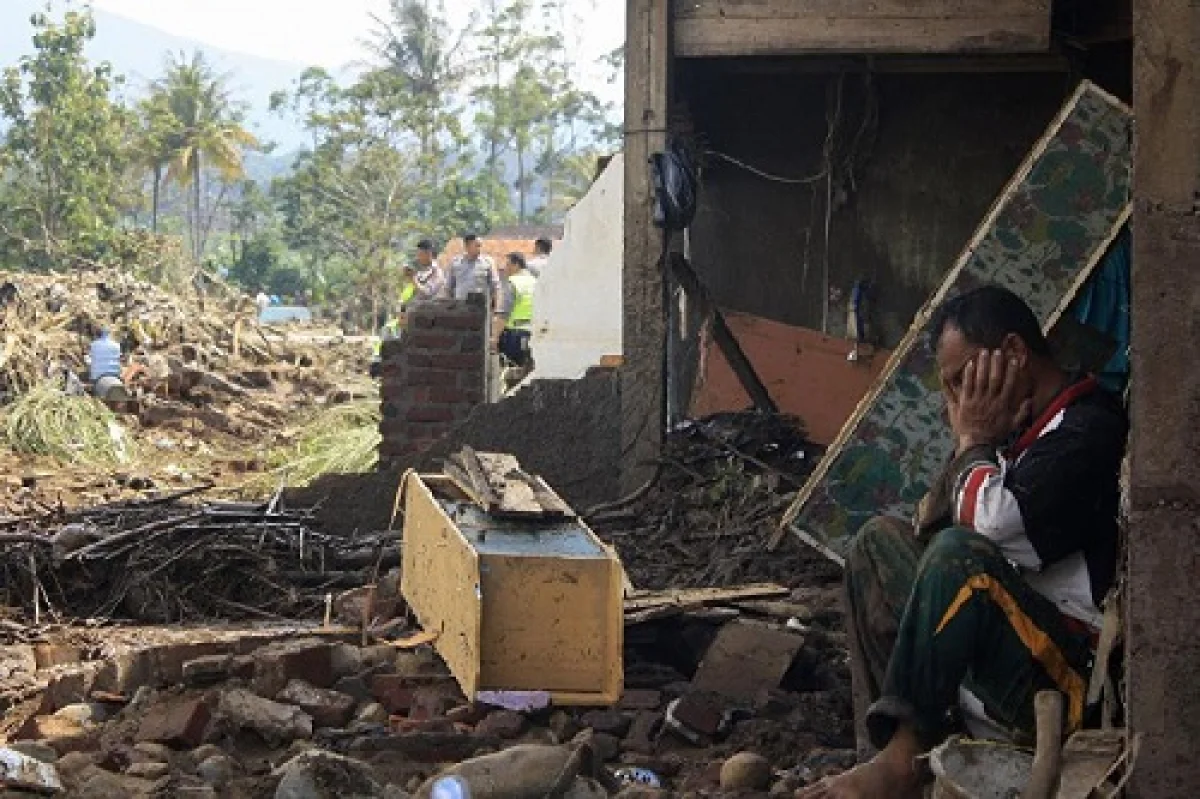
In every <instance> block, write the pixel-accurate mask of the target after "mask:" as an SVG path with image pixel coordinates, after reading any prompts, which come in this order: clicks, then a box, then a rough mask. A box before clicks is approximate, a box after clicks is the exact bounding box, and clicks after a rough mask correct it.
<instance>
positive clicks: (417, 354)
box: [379, 295, 487, 469]
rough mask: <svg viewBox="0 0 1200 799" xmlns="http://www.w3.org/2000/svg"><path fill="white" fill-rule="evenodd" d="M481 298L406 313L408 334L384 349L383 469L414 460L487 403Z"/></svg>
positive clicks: (444, 302) (484, 316)
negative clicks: (473, 410)
mask: <svg viewBox="0 0 1200 799" xmlns="http://www.w3.org/2000/svg"><path fill="white" fill-rule="evenodd" d="M482 300H483V297H482V296H481V295H480V296H472V298H471V299H469V300H467V301H466V302H461V301H457V300H438V301H436V302H430V303H424V304H422V305H420V306H418V307H416V308H413V309H411V310H410V311H409V312H408V321H407V327H406V329H405V331H404V335H403V336H402V337H401V338H400V339H399V340H397V341H385V342H384V344H383V351H382V353H381V359H380V360H381V364H380V365H381V385H380V393H381V400H382V406H381V416H382V418H381V420H380V424H379V431H380V434H381V435H382V437H383V440H382V441H381V442H380V445H379V468H381V469H387V468H391V467H394V466H397V465H399V464H402V463H404V462H406V461H409V460H411V458H412V457H413V456H414V455H418V454H420V453H422V452H424V451H425V450H426V449H428V448H429V447H430V446H431V445H433V444H434V443H435V442H437V441H438V440H440V439H441V438H442V436H444V435H445V434H446V433H448V432H449V431H450V429H451V428H453V427H454V426H455V425H456V424H458V423H459V422H461V421H463V420H464V419H466V418H467V416H468V415H469V414H470V413H471V410H472V409H473V408H474V407H475V406H476V405H478V404H479V403H481V402H483V389H484V385H483V381H484V358H485V356H486V354H487V348H486V347H485V346H484V343H485V335H486V334H485V332H484V326H485V324H486V322H487V310H486V307H485V305H484V303H483V301H482Z"/></svg>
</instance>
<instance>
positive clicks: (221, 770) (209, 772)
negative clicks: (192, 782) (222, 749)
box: [196, 753, 236, 791]
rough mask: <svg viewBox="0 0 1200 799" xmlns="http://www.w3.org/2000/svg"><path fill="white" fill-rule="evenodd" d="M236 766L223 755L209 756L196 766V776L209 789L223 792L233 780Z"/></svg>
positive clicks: (230, 759)
mask: <svg viewBox="0 0 1200 799" xmlns="http://www.w3.org/2000/svg"><path fill="white" fill-rule="evenodd" d="M235 770H236V766H235V765H234V762H233V759H232V758H230V757H228V756H226V755H224V754H220V753H218V754H214V755H210V756H208V757H207V758H205V759H204V760H203V761H201V762H200V763H199V764H197V766H196V776H198V777H199V778H200V779H202V780H204V782H205V783H207V784H208V785H209V786H210V787H212V788H215V789H216V790H218V791H219V790H223V789H224V788H225V787H226V786H227V785H229V783H230V782H231V781H232V780H233V775H234V773H235Z"/></svg>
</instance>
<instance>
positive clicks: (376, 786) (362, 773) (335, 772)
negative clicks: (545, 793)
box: [275, 750, 384, 799]
mask: <svg viewBox="0 0 1200 799" xmlns="http://www.w3.org/2000/svg"><path fill="white" fill-rule="evenodd" d="M276 773H277V775H278V776H279V778H280V779H279V787H278V788H276V790H275V799H377V797H382V796H383V795H384V793H383V790H384V789H383V786H382V785H380V783H379V781H378V780H377V779H376V778H375V775H374V772H373V771H372V769H371V767H370V766H368V765H366V764H365V763H361V762H359V761H357V760H351V759H350V758H348V757H343V756H341V755H337V754H334V753H332V752H325V751H321V750H312V751H309V752H304V753H302V754H300V755H297V756H296V757H294V758H292V759H291V760H289V761H288V762H287V763H285V764H284V765H283V766H281V767H280V768H279V769H278V771H277V772H276Z"/></svg>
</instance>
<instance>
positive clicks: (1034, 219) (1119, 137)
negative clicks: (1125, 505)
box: [772, 82, 1132, 561]
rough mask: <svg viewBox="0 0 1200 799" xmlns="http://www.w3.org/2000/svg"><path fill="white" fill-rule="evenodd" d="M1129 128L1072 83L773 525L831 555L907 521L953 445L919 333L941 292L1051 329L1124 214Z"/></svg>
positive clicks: (1107, 99) (1116, 112)
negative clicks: (867, 532)
mask: <svg viewBox="0 0 1200 799" xmlns="http://www.w3.org/2000/svg"><path fill="white" fill-rule="evenodd" d="M1131 134H1132V117H1131V114H1130V111H1129V109H1128V108H1127V107H1126V106H1125V105H1124V104H1122V103H1121V102H1120V101H1119V100H1117V99H1115V98H1114V97H1112V96H1110V95H1109V94H1107V93H1105V92H1104V91H1102V90H1100V89H1099V88H1097V87H1096V86H1095V85H1093V84H1091V83H1088V82H1084V83H1083V84H1081V85H1080V87H1079V89H1078V90H1077V91H1076V92H1075V93H1074V95H1072V97H1071V98H1070V99H1069V100H1068V101H1067V103H1066V105H1065V106H1064V107H1063V109H1062V111H1061V112H1060V114H1059V115H1058V117H1057V118H1056V119H1055V120H1054V122H1053V123H1052V124H1051V125H1050V129H1049V130H1048V131H1047V133H1046V135H1045V136H1044V137H1043V138H1042V139H1041V141H1039V142H1038V144H1037V146H1036V147H1035V148H1034V149H1033V151H1032V152H1031V153H1030V155H1029V157H1028V158H1027V159H1026V161H1025V163H1024V164H1023V165H1022V166H1021V168H1020V169H1019V170H1018V171H1017V174H1016V175H1015V176H1014V177H1013V179H1012V181H1011V182H1010V183H1009V185H1008V187H1007V188H1006V189H1005V190H1004V192H1003V193H1002V194H1001V195H1000V197H999V199H998V200H997V202H996V203H995V204H994V205H993V207H992V209H991V211H990V212H989V213H988V215H987V217H986V218H985V219H984V222H983V224H982V225H981V226H980V228H979V230H978V231H977V232H976V234H975V236H974V237H973V238H972V240H971V241H970V242H969V243H968V245H967V248H966V249H965V250H964V251H963V253H962V254H961V255H960V256H959V259H958V261H957V262H956V263H955V265H954V267H953V268H952V269H951V270H950V272H949V274H948V276H947V277H946V280H945V281H944V282H943V284H942V286H941V287H940V288H939V289H938V291H937V292H936V293H935V294H934V295H933V296H932V297H930V299H929V300H928V301H927V302H926V303H925V305H924V307H922V308H921V310H920V311H919V312H918V313H917V315H916V317H915V319H914V320H913V324H912V327H910V328H909V331H908V333H907V334H906V335H905V337H904V339H903V341H901V343H900V345H899V346H898V347H897V348H896V350H895V352H893V353H892V357H891V359H890V360H889V361H888V365H887V367H886V368H885V369H884V371H883V373H882V374H881V375H880V377H879V379H878V380H877V381H876V382H875V384H874V385H873V386H872V387H871V390H870V391H869V392H868V393H867V396H866V397H865V398H864V399H863V401H862V402H861V403H860V404H859V406H858V408H857V409H856V410H855V412H854V414H853V415H852V416H851V417H850V419H849V420H848V421H847V422H846V425H845V426H844V427H843V428H842V432H841V433H840V434H839V436H838V438H837V439H836V440H835V441H834V443H833V444H832V445H831V446H830V448H829V451H828V452H827V453H826V455H825V457H824V458H823V459H822V461H821V463H820V465H819V466H818V468H817V470H816V471H815V472H814V473H813V475H812V476H811V477H810V479H809V481H808V482H807V483H806V485H805V486H804V488H803V490H801V492H800V494H799V495H798V496H797V498H796V502H795V503H794V504H793V505H792V507H791V508H790V509H789V511H788V513H787V515H786V516H785V518H784V522H783V525H784V527H788V526H790V527H791V529H792V530H793V531H794V532H796V533H798V534H799V535H800V536H801V537H802V538H804V539H805V540H807V541H808V542H809V543H811V544H813V545H814V546H815V547H816V548H817V549H819V550H820V551H822V552H824V553H825V554H826V555H828V556H829V557H831V558H832V559H834V560H839V561H840V559H841V557H842V556H844V554H845V552H846V550H847V548H848V547H849V544H850V541H851V540H852V538H853V536H854V534H855V533H856V532H857V531H858V529H859V528H860V527H861V526H862V525H863V524H864V523H865V522H866V521H867V520H868V519H870V518H871V517H872V516H877V515H887V516H894V517H897V518H903V519H908V518H911V517H912V514H913V511H914V509H915V507H916V504H917V502H918V501H919V500H920V498H921V496H922V495H924V493H925V491H926V490H927V489H928V487H929V485H930V484H931V483H932V481H933V480H934V479H936V476H937V473H938V471H939V470H940V469H941V468H942V467H943V466H944V464H945V463H946V462H947V461H948V459H949V457H950V455H951V453H952V450H953V442H952V440H951V437H950V433H949V430H948V428H947V427H946V424H945V421H944V415H943V401H942V397H941V392H940V390H939V385H938V378H937V369H936V364H935V363H934V361H933V358H932V356H931V355H930V354H929V352H928V350H927V348H926V347H925V346H924V341H923V332H924V329H925V326H926V324H927V323H928V321H929V317H930V315H931V314H932V313H933V310H934V309H935V308H936V307H937V305H938V304H939V303H941V302H942V300H943V299H944V298H945V297H946V296H947V295H949V294H952V293H955V294H956V293H959V292H962V291H964V290H967V289H970V288H972V287H974V286H978V285H981V284H984V283H998V284H1000V285H1003V286H1006V287H1008V288H1010V289H1012V290H1013V291H1015V292H1016V293H1018V294H1020V295H1021V296H1022V297H1023V298H1024V299H1025V301H1026V302H1028V303H1029V305H1030V307H1031V308H1032V309H1033V311H1034V313H1035V314H1036V315H1037V317H1038V319H1040V320H1041V321H1042V323H1043V324H1044V325H1045V327H1046V328H1050V327H1052V326H1053V324H1054V322H1055V321H1056V320H1057V319H1058V317H1059V316H1060V315H1061V314H1062V312H1063V310H1064V309H1065V308H1066V306H1067V304H1068V303H1069V302H1070V301H1071V299H1072V298H1073V297H1074V296H1075V293H1076V291H1077V290H1078V289H1079V287H1080V286H1081V285H1082V283H1083V282H1084V281H1085V280H1086V279H1087V277H1088V275H1089V274H1091V271H1092V269H1093V268H1094V267H1095V265H1096V264H1097V263H1098V262H1099V261H1100V260H1101V258H1102V257H1103V256H1104V254H1105V252H1106V251H1107V250H1108V247H1109V245H1110V244H1111V243H1112V241H1113V239H1114V238H1115V237H1116V235H1117V233H1118V232H1119V231H1120V229H1121V227H1122V226H1123V225H1124V224H1125V222H1126V220H1127V219H1128V218H1129V213H1130V210H1131V204H1130V199H1131V198H1130V181H1131V169H1130V164H1131V153H1130V146H1131ZM782 534H783V530H782V529H781V531H780V535H782ZM778 540H779V536H777V537H776V539H775V540H774V541H773V542H772V543H773V544H774V543H777V542H778Z"/></svg>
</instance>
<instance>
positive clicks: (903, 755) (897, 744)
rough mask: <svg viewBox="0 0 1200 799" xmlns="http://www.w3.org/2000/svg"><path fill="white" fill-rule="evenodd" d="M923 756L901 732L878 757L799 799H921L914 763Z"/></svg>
mask: <svg viewBox="0 0 1200 799" xmlns="http://www.w3.org/2000/svg"><path fill="white" fill-rule="evenodd" d="M920 754H921V748H920V746H919V745H918V744H917V741H916V737H915V736H914V735H912V733H911V732H910V731H909V730H907V729H904V728H901V729H900V730H898V731H897V732H896V734H895V735H894V736H893V737H892V740H891V741H890V742H889V743H888V745H887V747H885V748H884V750H883V751H882V752H880V753H879V754H877V755H876V756H875V757H873V758H871V759H870V760H868V761H867V762H866V763H863V764H862V765H860V766H856V767H855V768H852V769H850V770H849V771H847V772H845V773H844V774H839V775H837V776H836V777H826V778H825V779H823V780H821V781H820V782H818V783H817V784H816V785H811V786H809V787H807V788H803V789H801V790H799V791H797V792H796V799H910V797H915V798H916V799H919V797H920V796H921V778H920V777H919V776H918V774H917V771H916V766H915V765H914V763H913V761H914V759H915V758H916V757H917V756H918V755H920Z"/></svg>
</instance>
